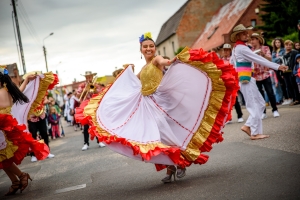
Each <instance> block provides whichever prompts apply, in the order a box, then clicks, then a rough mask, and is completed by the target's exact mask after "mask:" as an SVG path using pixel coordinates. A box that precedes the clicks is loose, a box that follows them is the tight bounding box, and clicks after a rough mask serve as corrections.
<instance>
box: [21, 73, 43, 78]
mask: <svg viewBox="0 0 300 200" xmlns="http://www.w3.org/2000/svg"><path fill="white" fill-rule="evenodd" d="M33 74H35V75H40V74H42V72H41V71H32V72H28V73H26V74H24V75H23V77H22V78H23V79H26V77H27V76H29V75H33Z"/></svg>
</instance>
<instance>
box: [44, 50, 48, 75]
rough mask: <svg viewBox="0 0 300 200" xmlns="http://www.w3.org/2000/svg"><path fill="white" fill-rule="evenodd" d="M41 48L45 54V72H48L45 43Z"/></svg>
mask: <svg viewBox="0 0 300 200" xmlns="http://www.w3.org/2000/svg"><path fill="white" fill-rule="evenodd" d="M43 50H44V56H45V62H46V72H48V63H47V52H46V47H45V45H44V46H43Z"/></svg>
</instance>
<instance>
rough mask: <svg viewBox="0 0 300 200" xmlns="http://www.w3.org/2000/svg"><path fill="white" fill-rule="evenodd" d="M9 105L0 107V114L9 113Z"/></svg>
mask: <svg viewBox="0 0 300 200" xmlns="http://www.w3.org/2000/svg"><path fill="white" fill-rule="evenodd" d="M10 112H11V107H6V108H0V114H10Z"/></svg>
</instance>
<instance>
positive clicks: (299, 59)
mask: <svg viewBox="0 0 300 200" xmlns="http://www.w3.org/2000/svg"><path fill="white" fill-rule="evenodd" d="M295 59H296V65H295V67H294V70H293V74H294V75H295V76H296V82H297V85H298V90H299V93H300V67H299V65H300V54H297V55H296V58H295Z"/></svg>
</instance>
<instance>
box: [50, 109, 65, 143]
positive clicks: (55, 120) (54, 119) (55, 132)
mask: <svg viewBox="0 0 300 200" xmlns="http://www.w3.org/2000/svg"><path fill="white" fill-rule="evenodd" d="M59 119H60V115H59V114H57V110H56V108H55V107H54V106H52V107H51V108H50V113H49V116H48V121H49V123H50V124H51V130H52V138H53V140H55V139H56V137H62V136H61V135H60V131H59Z"/></svg>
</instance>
